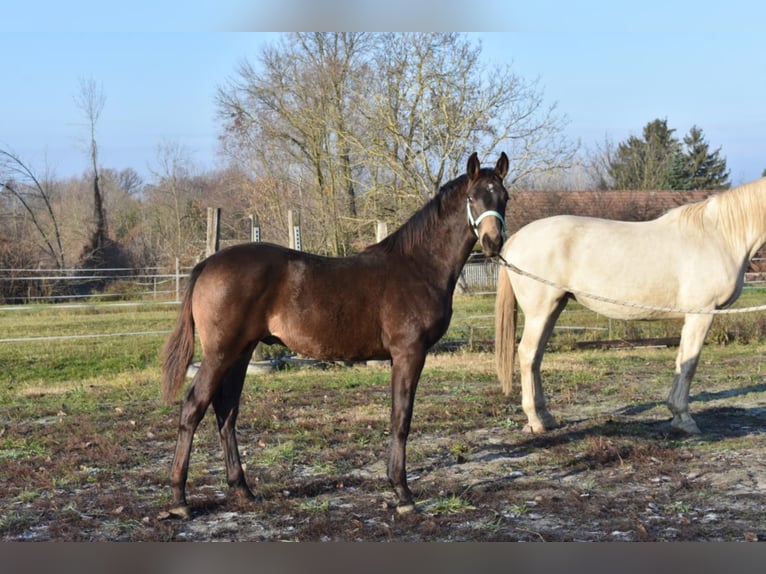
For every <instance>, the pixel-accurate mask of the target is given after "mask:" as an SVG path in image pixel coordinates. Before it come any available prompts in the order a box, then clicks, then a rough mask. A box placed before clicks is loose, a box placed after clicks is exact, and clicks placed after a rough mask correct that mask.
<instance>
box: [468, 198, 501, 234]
mask: <svg viewBox="0 0 766 574" xmlns="http://www.w3.org/2000/svg"><path fill="white" fill-rule="evenodd" d="M465 206H466V210H467V211H468V224H469V225H470V226H471V229H473V232H474V233H475V234H476V237H479V223H481V222H482V221H483V220H484V218H486V217H490V216H493V217H497V218H498V219H499V220H500V223H502V224H503V234H505V233H508V226H507V225H506V224H505V218H504V217H503V216H502V215H501V214H500V213H498V212H497V211H492V210H487V211H485V212H484V213H482V214H481V215H480V216H479V217H477V218H475V219H474V217H473V214H472V213H471V200H470V199H466V203H465Z"/></svg>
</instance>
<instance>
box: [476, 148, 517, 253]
mask: <svg viewBox="0 0 766 574" xmlns="http://www.w3.org/2000/svg"><path fill="white" fill-rule="evenodd" d="M466 173H467V174H468V201H467V205H468V207H467V209H468V224H469V225H470V226H471V228H472V229H473V232H474V233H475V234H476V237H478V239H479V244H480V245H481V249H482V251H484V254H485V255H487V256H489V257H494V256H495V255H498V254H499V253H500V249H501V248H502V246H503V241H504V239H505V231H506V226H505V204H506V203H507V202H508V190H506V189H505V186H504V185H503V179H504V178H505V176H506V175H507V174H508V156H507V155H505V152H503V153H501V154H500V159H498V160H497V164H496V165H495V167H494V168H493V169H490V168H484V169H482V168H481V165H480V164H479V158H478V156H477V155H476V152H474V153H472V154H471V157H469V158H468V168H467V169H466Z"/></svg>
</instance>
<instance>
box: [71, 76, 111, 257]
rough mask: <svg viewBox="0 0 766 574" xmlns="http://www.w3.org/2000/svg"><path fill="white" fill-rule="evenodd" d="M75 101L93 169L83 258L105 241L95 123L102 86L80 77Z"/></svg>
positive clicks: (103, 97)
mask: <svg viewBox="0 0 766 574" xmlns="http://www.w3.org/2000/svg"><path fill="white" fill-rule="evenodd" d="M75 103H76V104H77V107H78V108H79V109H80V111H81V112H82V113H83V115H84V116H85V119H86V121H87V129H88V155H89V158H90V163H91V169H92V170H93V221H94V229H93V233H92V235H91V239H90V242H89V244H88V246H87V247H86V249H85V250H84V251H83V255H84V256H85V258H88V257H90V256H91V254H94V253H98V252H99V251H100V250H102V249H103V248H104V247H105V246H106V243H107V239H108V236H109V234H108V228H107V220H106V211H105V209H104V196H103V193H102V192H101V187H100V185H99V166H98V144H97V143H96V124H98V120H99V119H100V117H101V112H102V111H103V110H104V104H105V103H106V95H105V94H104V90H103V87H102V86H100V85H99V84H97V83H96V82H95V80H93V79H88V80H85V79H81V80H80V86H79V91H78V92H77V94H75Z"/></svg>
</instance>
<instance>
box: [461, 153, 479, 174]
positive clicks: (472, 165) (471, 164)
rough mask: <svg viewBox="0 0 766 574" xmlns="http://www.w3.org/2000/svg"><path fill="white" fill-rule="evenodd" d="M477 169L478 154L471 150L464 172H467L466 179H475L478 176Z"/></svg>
mask: <svg viewBox="0 0 766 574" xmlns="http://www.w3.org/2000/svg"><path fill="white" fill-rule="evenodd" d="M479 169H481V164H480V163H479V154H477V153H476V152H473V153H472V154H471V157H469V158H468V167H466V170H465V172H466V173H467V174H468V179H476V178H478V177H479Z"/></svg>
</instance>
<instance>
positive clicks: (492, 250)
mask: <svg viewBox="0 0 766 574" xmlns="http://www.w3.org/2000/svg"><path fill="white" fill-rule="evenodd" d="M479 241H480V243H481V250H482V251H483V252H484V255H486V256H487V257H496V256H497V255H500V250H501V249H502V248H503V233H502V231H500V230H498V231H497V232H492V233H483V234H481V236H480V238H479Z"/></svg>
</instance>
